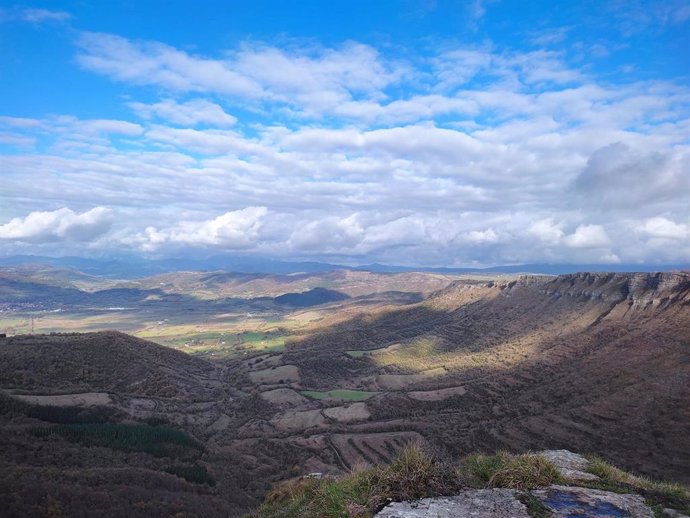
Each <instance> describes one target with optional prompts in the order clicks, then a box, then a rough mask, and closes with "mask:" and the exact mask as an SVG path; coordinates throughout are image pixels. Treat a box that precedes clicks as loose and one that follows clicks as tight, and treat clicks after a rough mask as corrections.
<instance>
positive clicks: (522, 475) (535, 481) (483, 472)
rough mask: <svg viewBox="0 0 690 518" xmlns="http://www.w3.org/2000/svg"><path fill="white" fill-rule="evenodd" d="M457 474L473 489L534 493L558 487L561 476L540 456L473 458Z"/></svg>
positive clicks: (552, 465) (502, 454)
mask: <svg viewBox="0 0 690 518" xmlns="http://www.w3.org/2000/svg"><path fill="white" fill-rule="evenodd" d="M458 474H459V475H460V477H461V478H462V479H463V480H464V481H465V483H466V484H467V485H469V486H472V487H506V488H511V489H533V488H536V487H544V486H549V485H551V484H558V483H560V482H562V481H563V479H562V477H561V474H560V473H559V471H558V469H557V468H556V466H555V465H554V464H553V462H551V461H550V460H548V459H546V458H545V457H542V456H540V455H532V454H522V455H510V454H509V453H505V452H499V453H497V454H496V455H470V456H469V457H467V458H465V460H464V461H463V462H462V464H461V465H460V468H459V469H458Z"/></svg>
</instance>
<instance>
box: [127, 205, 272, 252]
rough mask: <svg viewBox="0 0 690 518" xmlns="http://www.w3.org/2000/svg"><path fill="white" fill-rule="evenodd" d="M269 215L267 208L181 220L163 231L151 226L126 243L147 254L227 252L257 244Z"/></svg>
mask: <svg viewBox="0 0 690 518" xmlns="http://www.w3.org/2000/svg"><path fill="white" fill-rule="evenodd" d="M266 214H268V209H266V207H247V208H244V209H241V210H235V211H231V212H226V213H225V214H222V215H221V216H218V217H217V218H214V219H210V220H205V221H181V222H179V223H177V224H175V225H174V226H171V227H167V228H161V229H158V228H156V227H153V226H151V227H148V228H146V230H145V231H144V233H143V234H140V235H137V236H134V237H131V238H128V239H125V241H126V242H129V243H130V244H134V245H136V246H139V247H140V248H141V249H142V250H145V251H151V250H156V249H158V248H160V247H163V246H166V245H184V246H211V247H218V248H223V249H228V250H237V249H243V248H249V247H251V246H252V245H255V244H256V242H257V240H258V238H259V232H260V230H261V227H262V225H263V221H262V220H263V219H264V217H265V216H266Z"/></svg>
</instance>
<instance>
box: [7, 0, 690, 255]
mask: <svg viewBox="0 0 690 518" xmlns="http://www.w3.org/2000/svg"><path fill="white" fill-rule="evenodd" d="M278 4H279V3H278V2H270V1H266V0H261V1H251V2H249V1H235V2H231V3H227V4H226V3H222V2H208V1H200V2H195V3H194V4H193V7H192V6H190V4H188V3H184V2H162V1H151V2H131V3H125V2H117V3H116V2H109V3H107V4H103V3H92V2H81V1H76V0H75V1H67V0H65V1H62V2H57V1H54V2H32V3H31V4H30V5H29V4H6V5H5V6H3V7H0V41H2V44H1V45H0V53H1V54H0V56H1V58H2V72H1V73H2V80H1V81H0V256H9V255H15V254H36V255H82V256H90V255H92V256H104V255H105V256H107V255H116V254H123V253H125V254H141V255H145V256H148V257H180V256H188V257H193V256H195V255H207V256H208V255H213V254H223V253H229V254H240V255H242V254H246V255H260V256H263V257H272V258H276V259H292V260H295V259H297V260H317V261H330V262H339V263H344V264H348V263H371V262H381V263H388V264H401V265H427V266H468V265H473V266H474V265H492V264H515V263H529V262H551V263H573V262H579V263H590V264H614V263H620V262H623V263H637V264H641V263H644V264H655V263H673V262H687V261H688V259H689V258H690V54H689V53H688V49H689V48H690V1H687V0H665V1H664V0H647V1H644V0H629V1H625V2H621V1H618V0H604V1H602V2H599V1H593V0H582V1H568V2H559V3H556V4H554V3H553V2H546V1H535V2H529V3H525V2H518V1H511V0H492V1H491V0H471V1H443V0H438V1H434V0H405V1H399V2H398V1H381V2H376V3H375V4H374V5H372V3H371V2H363V1H341V0H337V1H333V2H328V3H324V2H316V1H305V2H281V3H280V5H278Z"/></svg>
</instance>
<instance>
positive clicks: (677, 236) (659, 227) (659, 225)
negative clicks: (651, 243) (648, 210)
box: [637, 208, 690, 240]
mask: <svg viewBox="0 0 690 518" xmlns="http://www.w3.org/2000/svg"><path fill="white" fill-rule="evenodd" d="M688 211H689V212H690V208H689V209H688ZM688 217H689V219H690V216H688ZM637 230H638V231H639V232H641V233H643V234H645V235H647V236H649V237H652V238H662V239H674V240H683V239H688V237H690V225H688V224H685V223H676V222H675V221H672V220H670V219H667V218H664V217H662V216H657V217H654V218H650V219H648V220H646V221H645V222H644V223H643V224H641V225H638V226H637Z"/></svg>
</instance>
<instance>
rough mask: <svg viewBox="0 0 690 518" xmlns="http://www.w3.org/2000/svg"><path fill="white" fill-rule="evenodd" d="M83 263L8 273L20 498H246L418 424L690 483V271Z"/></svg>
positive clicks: (154, 509)
mask: <svg viewBox="0 0 690 518" xmlns="http://www.w3.org/2000/svg"><path fill="white" fill-rule="evenodd" d="M75 276H77V275H76V274H75V273H73V272H72V273H70V274H69V277H70V278H66V277H67V275H66V274H65V273H64V272H62V273H61V272H54V271H43V272H41V273H40V274H39V273H36V272H33V273H31V272H28V273H27V272H26V271H23V272H18V271H16V270H11V271H4V272H3V275H2V277H0V278H1V279H2V283H1V284H0V287H1V289H2V291H0V293H1V294H2V303H3V304H4V309H3V313H2V314H0V316H1V318H2V321H0V330H2V329H3V328H4V329H7V328H9V327H13V328H14V332H13V333H8V335H10V334H11V335H13V336H7V337H5V338H0V388H1V389H2V413H1V415H0V419H1V421H0V423H1V424H0V434H1V436H2V443H1V444H2V446H0V448H2V452H1V453H0V462H2V470H1V471H2V473H3V475H2V476H3V479H2V481H1V482H2V483H1V484H0V487H1V488H3V489H2V490H0V503H2V505H3V506H4V507H5V508H6V509H9V510H14V511H13V512H15V514H14V515H19V514H20V513H19V511H18V510H19V509H20V508H21V505H24V504H23V503H22V502H28V501H30V502H32V505H33V507H32V510H33V511H35V514H36V515H41V513H44V514H45V511H46V509H58V510H62V512H63V513H64V512H67V514H70V515H79V514H80V513H79V512H78V509H79V506H81V505H85V504H83V502H88V505H89V506H91V509H98V510H99V512H100V513H102V514H103V515H108V513H111V514H112V515H116V514H117V509H120V510H122V509H133V510H134V511H132V513H133V514H131V515H132V516H144V515H148V516H170V515H174V514H175V513H182V514H183V515H189V516H197V515H198V516H201V515H203V516H216V515H217V516H227V515H231V516H239V515H242V514H243V513H246V512H249V511H250V510H251V509H253V508H255V507H256V506H257V505H258V504H259V503H260V501H261V499H262V498H263V496H264V495H265V494H266V492H267V491H268V490H269V489H270V488H271V487H272V485H273V484H275V483H276V482H278V481H280V480H285V479H288V478H292V477H295V476H299V475H305V474H308V473H312V472H318V473H327V474H328V473H331V474H337V473H343V472H347V471H348V470H351V469H353V468H359V467H362V466H372V465H376V464H380V463H387V462H389V461H391V460H392V459H393V458H395V456H396V455H397V454H398V453H399V452H400V451H401V450H402V449H403V448H404V447H405V446H406V445H408V444H410V443H417V442H421V443H424V444H426V445H427V446H428V447H429V448H432V449H434V450H435V451H438V452H440V453H441V454H442V455H443V456H445V457H447V458H458V457H460V456H463V455H467V454H468V453H472V452H487V453H493V452H496V451H500V450H508V451H511V452H516V453H519V452H525V451H529V450H543V449H559V448H568V449H572V450H576V451H580V452H583V453H593V454H597V455H599V456H601V457H603V458H604V459H610V460H615V461H616V463H617V464H619V465H621V466H622V467H624V468H626V469H630V470H633V471H636V472H640V473H643V474H646V475H649V476H653V477H656V478H661V479H674V480H678V481H681V482H685V483H688V482H690V478H688V473H690V451H689V450H688V448H687V436H688V432H690V414H689V413H688V408H690V275H689V274H688V273H683V272H675V273H673V272H669V273H658V274H652V273H639V274H628V273H616V274H613V273H611V274H607V273H580V274H570V275H562V276H557V277H554V276H518V275H510V276H501V275H496V276H487V275H482V276H472V275H463V276H451V275H440V274H418V273H401V274H374V273H369V272H343V271H335V272H328V273H319V274H308V275H307V274H305V275H286V276H275V275H272V276H268V275H246V274H242V275H239V274H224V273H223V274H220V273H219V274H216V273H214V274H207V273H205V274H202V273H192V272H181V273H179V274H176V275H172V274H167V275H166V276H165V277H154V278H151V279H143V280H137V281H131V280H129V281H112V280H103V279H98V278H96V279H91V278H89V279H84V278H82V277H79V276H77V277H79V281H78V282H79V283H80V284H78V285H77V284H76V283H77V281H76V280H74V277H75ZM315 288H320V290H318V291H316V292H315V293H316V296H315V295H314V291H313V290H314V289H315ZM32 290H33V291H32ZM42 292H43V293H45V294H46V295H45V296H44V297H43V298H38V297H37V295H36V294H37V293H42ZM332 292H336V293H337V296H332ZM305 293H307V294H308V295H307V296H306V297H305V296H301V297H300V296H298V295H300V294H305ZM287 294H290V295H291V296H290V297H288V301H290V303H288V304H285V303H282V302H280V301H276V299H278V298H280V297H282V296H284V295H287ZM31 297H34V300H41V304H43V307H41V308H40V309H35V308H32V309H28V308H25V307H23V306H21V304H23V302H22V301H24V300H29V299H31ZM321 297H323V298H321ZM283 300H284V297H283ZM305 300H306V301H307V302H308V304H309V305H308V306H307V305H304V301H305ZM96 304H103V305H104V306H96ZM105 305H107V306H105ZM95 307H98V308H100V309H94V308H95ZM102 307H124V308H129V309H122V310H109V311H105V310H103V309H102ZM57 309H59V310H60V311H56V310H57ZM32 318H33V319H34V324H33V325H34V333H29V332H28V331H30V329H29V328H28V326H31V319H32ZM77 331H79V332H77ZM46 333H47V334H46ZM51 333H52V334H51ZM116 426H119V427H124V428H117V429H113V428H112V427H116ZM114 430H117V434H119V435H117V434H116V436H117V437H125V439H121V440H120V439H118V440H117V441H115V440H113V439H112V437H113V434H114V433H116V432H115V431H114ZM177 434H183V435H177ZM152 445H153V446H152ZM58 467H59V468H60V469H59V472H60V473H63V475H60V476H58V471H56V470H57V469H58ZM65 474H66V475H65ZM77 494H79V495H85V496H82V497H81V498H83V500H81V501H80V502H77V501H76V500H75V499H76V495H77ZM117 506H120V507H117ZM113 509H114V510H113ZM70 511H71V512H70ZM29 514H31V513H29ZM10 515H13V514H11V513H10Z"/></svg>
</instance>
